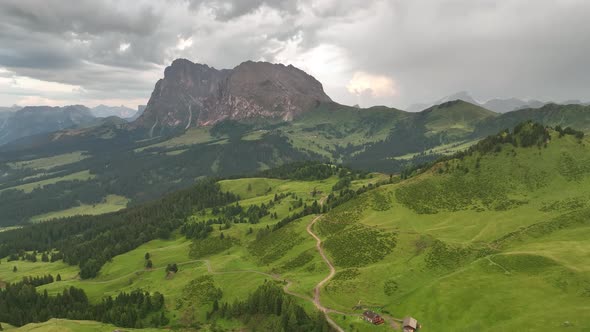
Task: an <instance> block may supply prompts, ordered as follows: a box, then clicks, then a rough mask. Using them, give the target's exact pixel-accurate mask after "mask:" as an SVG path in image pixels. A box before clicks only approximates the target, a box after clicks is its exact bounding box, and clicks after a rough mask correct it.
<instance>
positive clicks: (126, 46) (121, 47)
mask: <svg viewBox="0 0 590 332" xmlns="http://www.w3.org/2000/svg"><path fill="white" fill-rule="evenodd" d="M130 46H131V44H130V43H121V44H120V45H119V52H121V53H123V52H125V51H127V49H129V47H130Z"/></svg>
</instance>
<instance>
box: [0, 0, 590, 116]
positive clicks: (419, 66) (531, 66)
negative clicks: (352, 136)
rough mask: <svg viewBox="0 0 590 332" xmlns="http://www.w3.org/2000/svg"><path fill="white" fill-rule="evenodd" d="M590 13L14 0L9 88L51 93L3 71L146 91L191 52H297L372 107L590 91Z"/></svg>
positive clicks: (390, 4)
mask: <svg viewBox="0 0 590 332" xmlns="http://www.w3.org/2000/svg"><path fill="white" fill-rule="evenodd" d="M589 12H590V2H588V1H585V0H563V1H554V0H537V1H527V0H502V1H500V0H479V1H473V0H443V1H439V0H411V1H410V0H165V1H150V0H138V1H133V2H131V1H115V0H102V1H99V0H78V1H76V2H72V1H68V0H3V1H0V90H2V89H4V90H5V91H8V92H5V93H4V94H8V93H10V94H13V95H18V94H27V93H28V94H29V95H31V96H33V95H35V93H38V94H39V95H43V96H46V97H47V98H50V97H51V93H50V92H48V91H49V90H48V91H41V90H37V92H35V91H36V90H34V89H31V90H22V89H21V90H19V89H20V88H18V87H14V86H12V85H10V84H11V83H10V80H8V79H6V78H4V77H11V76H12V77H15V78H14V80H16V81H17V80H18V79H19V77H30V78H34V79H38V80H41V81H47V82H57V83H62V84H68V85H72V86H75V87H77V88H75V91H74V92H72V97H71V98H70V99H75V98H78V97H80V98H87V99H88V100H90V99H92V98H95V99H101V98H103V99H109V98H117V99H125V98H129V99H137V98H144V99H147V98H148V97H149V95H150V92H151V89H152V88H153V85H154V83H155V81H156V80H157V79H158V78H159V77H161V75H162V71H163V68H164V66H166V65H167V64H169V63H170V62H171V61H172V60H173V59H174V58H178V57H185V58H188V59H191V60H193V61H196V62H201V63H207V64H209V65H212V66H215V67H217V68H227V67H230V68H231V67H233V66H235V65H237V64H239V63H240V62H242V61H245V60H249V59H252V60H267V61H282V62H287V63H293V64H295V65H297V66H299V67H301V68H302V69H304V70H306V71H308V72H310V73H311V74H312V75H315V76H316V77H317V78H318V79H320V80H321V81H322V82H324V86H325V88H326V90H327V91H328V93H329V94H331V95H332V97H333V99H335V100H338V101H341V102H344V103H348V104H355V103H361V104H363V105H365V106H369V105H371V104H387V105H396V106H403V105H407V104H410V103H413V102H419V101H430V100H435V99H438V98H440V97H441V96H444V95H447V94H451V93H454V92H457V91H462V90H468V91H470V92H472V93H473V94H474V95H475V96H476V97H479V98H480V99H488V98H492V97H496V96H497V97H512V96H515V97H530V98H537V99H553V100H564V99H590V95H589V93H588V92H587V87H588V86H590V65H589V64H588V60H587V59H588V58H590V34H588V33H587V31H590V20H588V19H587V13H589ZM355 77H356V78H357V79H358V80H359V81H358V82H354V81H353V82H352V83H354V84H352V83H351V82H350V81H351V80H353V78H355ZM2 84H4V85H2ZM384 84H385V85H384ZM15 86H18V84H17V85H15ZM35 86H37V85H35ZM347 86H353V87H354V89H352V90H353V91H360V92H358V93H351V92H350V90H351V88H348V91H347ZM359 87H360V88H359ZM363 87H368V88H367V90H366V91H361V90H359V89H362V88H363ZM38 89H42V88H38ZM62 90H63V89H62ZM62 90H60V91H62ZM66 90H67V89H66ZM64 91H65V90H64ZM371 91H372V92H371ZM375 91H385V92H387V93H383V94H379V93H375ZM394 92H395V93H394ZM55 97H56V98H57V97H59V98H61V99H65V98H66V93H65V92H63V91H62V92H61V93H60V95H59V96H57V95H55ZM16 101H18V100H15V99H7V98H6V97H4V96H3V93H2V91H0V104H11V103H13V102H16Z"/></svg>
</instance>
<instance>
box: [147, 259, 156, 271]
mask: <svg viewBox="0 0 590 332" xmlns="http://www.w3.org/2000/svg"><path fill="white" fill-rule="evenodd" d="M153 266H154V265H153V263H152V260H151V259H148V261H147V262H146V263H145V267H146V268H148V269H151V268H152V267H153Z"/></svg>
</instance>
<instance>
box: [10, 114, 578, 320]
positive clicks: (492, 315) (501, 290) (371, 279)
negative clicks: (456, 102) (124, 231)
mask: <svg viewBox="0 0 590 332" xmlns="http://www.w3.org/2000/svg"><path fill="white" fill-rule="evenodd" d="M589 161H590V140H589V139H588V138H584V139H579V138H577V137H575V136H574V135H567V134H566V135H560V134H559V133H558V132H556V131H552V130H551V131H548V132H545V131H544V129H543V128H542V127H538V126H533V125H532V124H524V125H523V126H520V127H519V129H517V132H516V133H515V132H503V133H501V134H499V135H497V136H494V137H491V138H490V139H486V140H484V141H482V142H481V143H479V144H477V145H474V146H472V148H470V150H469V152H468V153H462V154H460V155H458V156H457V158H449V159H447V160H443V161H441V162H439V163H437V164H435V165H434V166H433V167H431V168H429V169H427V170H425V171H423V172H421V173H417V174H416V175H415V176H413V177H411V178H409V179H407V180H404V181H400V182H398V181H396V180H395V179H394V181H392V183H389V181H387V180H388V177H380V176H373V177H371V178H366V179H358V180H355V181H353V182H352V183H351V184H350V186H351V188H362V187H363V186H368V185H369V184H375V183H376V181H379V180H381V181H383V180H385V182H384V183H385V184H384V185H381V186H380V187H378V188H376V189H372V190H368V191H367V192H365V193H362V194H360V195H358V196H354V198H352V199H351V200H348V201H347V202H345V203H344V204H341V205H339V206H337V207H335V208H333V209H331V210H330V211H328V212H327V213H325V214H323V215H322V216H321V217H320V218H319V219H317V218H316V216H315V215H308V216H305V217H303V218H299V219H296V220H293V221H291V222H288V223H285V224H283V226H282V227H277V226H276V225H277V224H278V223H279V221H281V220H282V219H283V218H285V217H287V216H289V215H290V214H293V213H296V212H298V211H301V210H302V208H303V207H302V206H301V205H300V204H305V205H307V206H310V205H312V204H313V203H314V202H315V201H322V202H324V204H326V205H328V206H330V204H332V202H334V199H336V198H337V197H338V195H339V194H338V190H335V191H334V196H330V195H329V194H330V193H331V192H332V191H333V187H334V186H335V185H336V184H337V183H339V182H340V179H339V178H338V177H336V176H333V177H330V178H328V179H324V180H316V181H295V180H288V179H285V180H281V179H270V178H249V179H248V178H243V179H235V180H224V181H222V182H221V183H220V184H221V187H222V188H223V190H228V191H231V192H234V193H236V194H238V195H239V196H240V201H239V202H238V203H237V204H239V206H241V208H242V209H243V211H247V210H248V211H249V210H250V209H249V208H250V207H254V206H260V205H261V204H263V203H264V204H265V205H267V206H269V207H270V208H269V211H268V212H269V213H268V214H266V215H264V216H262V217H261V218H260V219H259V221H258V222H257V223H254V224H252V223H249V222H247V220H244V222H243V223H236V222H233V223H230V224H227V223H221V224H215V223H214V224H213V228H212V229H211V232H210V233H209V234H208V235H207V237H206V238H191V239H187V238H186V237H185V236H183V235H182V233H181V232H180V231H178V232H175V233H173V234H172V236H171V237H170V238H169V239H159V240H153V241H150V242H148V243H146V244H144V245H142V246H140V247H138V248H136V249H134V250H131V251H129V252H127V253H124V254H121V255H118V256H116V257H114V258H113V259H112V261H110V262H108V263H107V264H105V265H104V266H103V267H102V269H101V270H100V272H99V274H98V276H97V278H94V279H89V280H80V279H79V277H78V275H77V273H78V272H77V268H76V267H71V266H68V265H65V264H63V263H61V262H55V263H44V262H40V261H38V262H36V263H31V262H21V261H19V262H10V263H5V262H6V259H3V260H2V264H1V265H0V279H1V280H3V281H4V282H13V281H17V280H19V279H20V278H22V277H24V276H37V275H43V274H46V273H52V274H54V275H55V274H57V273H60V274H61V276H62V281H60V282H54V283H50V284H48V285H44V286H40V287H38V290H39V291H43V290H47V291H48V293H49V294H50V295H51V294H57V293H59V292H61V291H62V289H63V288H64V287H69V286H75V287H80V288H82V289H84V290H85V291H86V293H87V294H88V296H89V298H90V300H91V301H99V300H100V299H101V298H102V296H104V295H114V294H116V293H117V292H119V291H130V290H133V289H144V290H148V291H150V292H155V291H158V292H161V293H163V294H164V295H165V297H166V310H167V312H168V314H169V317H170V318H171V324H172V325H174V324H178V325H184V326H186V325H187V324H188V325H190V324H196V323H198V324H200V325H202V326H207V327H211V326H212V320H211V319H209V320H208V319H207V318H208V312H210V310H211V308H212V306H213V302H214V300H219V301H220V302H230V303H231V302H234V301H237V300H243V299H245V298H246V297H247V296H248V294H249V293H251V291H252V290H253V289H255V288H256V287H257V286H258V285H261V284H262V283H264V281H265V280H271V281H274V282H276V283H278V284H279V285H281V287H283V288H284V290H285V291H286V292H288V293H289V294H291V295H292V296H294V298H296V299H297V300H296V301H297V302H298V303H299V304H300V305H302V306H303V307H305V308H306V310H307V311H308V312H309V313H310V314H312V313H313V312H314V311H315V310H316V308H315V305H314V301H313V299H314V297H315V293H314V288H315V287H317V286H318V285H321V287H320V297H319V302H320V303H321V305H322V306H324V307H326V308H327V310H328V312H329V316H330V317H331V318H332V319H333V320H334V321H335V323H336V324H337V325H338V326H340V327H341V328H343V329H344V330H346V331H387V330H391V328H392V327H399V325H398V323H397V321H396V319H401V318H403V317H404V316H406V315H411V316H413V317H415V318H417V319H418V321H419V322H420V323H421V324H422V325H423V329H422V330H423V331H474V330H475V331H504V330H524V331H554V330H559V329H562V328H564V329H567V328H569V330H576V331H585V330H588V329H590V319H589V317H588V315H586V311H587V308H586V307H587V303H588V296H590V295H589V294H590V289H589V285H590V269H588V266H590V256H589V255H588V254H587V253H588V252H590V242H589V241H588V236H590V224H588V220H590V218H589V217H590V206H589V205H588V201H589V199H590V189H588V188H590V177H589V175H590V167H588V165H590V162H589ZM314 192H315V196H314ZM319 192H321V193H319ZM300 201H301V203H300ZM235 205H236V203H232V204H230V205H229V206H228V207H226V208H223V209H225V210H223V209H222V210H221V211H215V210H214V209H210V208H208V209H205V210H203V211H196V212H195V213H194V214H193V215H192V216H191V217H190V218H189V219H188V220H187V222H188V224H189V225H191V224H197V223H199V222H205V221H207V220H212V219H216V218H222V216H224V215H227V213H230V212H229V211H231V210H228V208H229V207H232V206H235ZM224 211H225V212H224ZM275 214H276V217H275ZM228 226H229V227H228ZM308 231H309V232H312V233H314V234H317V235H318V236H319V238H320V239H321V241H322V245H321V246H322V248H323V250H325V253H326V254H327V258H328V260H329V262H331V264H333V265H334V267H335V272H336V273H335V275H334V276H333V278H329V279H327V281H326V282H325V283H323V284H320V282H321V281H322V280H324V279H325V278H326V276H328V275H329V273H330V269H329V267H328V265H327V264H326V262H325V261H323V259H322V257H321V256H320V253H319V252H318V249H317V247H316V240H315V239H314V238H313V237H312V236H311V234H310V233H308ZM222 234H223V236H222ZM145 253H150V259H151V260H152V262H153V267H152V268H151V269H146V268H145V257H144V256H145ZM172 263H176V264H177V265H178V267H179V271H178V272H177V273H174V274H172V275H170V274H167V273H166V272H165V267H166V266H167V265H168V264H172ZM13 266H17V267H18V271H17V272H12V269H13ZM215 294H220V296H219V295H215ZM367 308H370V309H372V310H375V311H377V312H379V313H381V314H382V315H384V317H385V318H386V321H387V324H385V325H382V326H379V327H375V326H373V325H370V324H368V323H366V322H363V321H362V320H359V319H358V317H359V315H360V313H361V312H362V310H363V309H367ZM213 317H214V319H213V320H214V321H215V325H216V326H218V327H220V328H222V329H226V330H229V329H232V328H238V327H240V326H242V327H243V326H247V323H244V322H243V321H242V322H241V321H237V320H227V319H222V318H219V317H217V316H215V315H214V316H213ZM215 317H217V318H215ZM244 324H246V325H244Z"/></svg>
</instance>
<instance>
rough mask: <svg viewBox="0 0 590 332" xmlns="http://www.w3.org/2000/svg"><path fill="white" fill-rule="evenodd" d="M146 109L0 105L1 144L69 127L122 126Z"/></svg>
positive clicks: (135, 118)
mask: <svg viewBox="0 0 590 332" xmlns="http://www.w3.org/2000/svg"><path fill="white" fill-rule="evenodd" d="M143 110H145V106H143V105H140V106H138V109H137V110H134V109H131V108H128V107H125V106H106V105H99V106H96V107H94V108H88V107H86V106H82V105H72V106H64V107H51V106H27V107H20V106H17V105H14V106H11V107H0V145H3V144H6V143H9V142H12V141H15V140H19V139H22V138H25V137H31V136H35V135H40V134H47V133H53V132H57V131H61V130H66V129H80V128H87V127H97V128H98V127H101V126H104V125H112V124H116V125H117V126H122V125H124V124H125V123H127V122H132V121H135V120H137V118H138V117H139V116H140V115H141V114H142V113H143Z"/></svg>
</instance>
